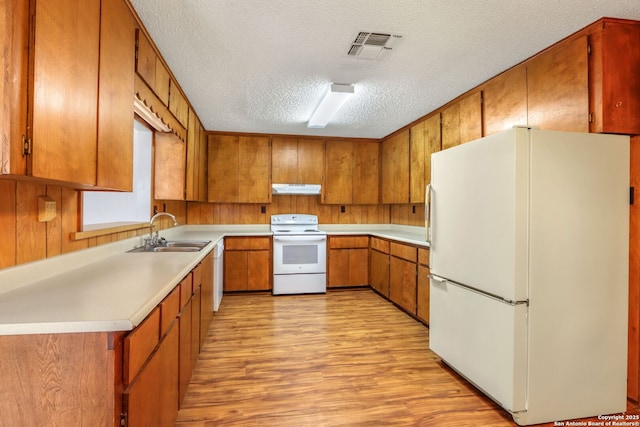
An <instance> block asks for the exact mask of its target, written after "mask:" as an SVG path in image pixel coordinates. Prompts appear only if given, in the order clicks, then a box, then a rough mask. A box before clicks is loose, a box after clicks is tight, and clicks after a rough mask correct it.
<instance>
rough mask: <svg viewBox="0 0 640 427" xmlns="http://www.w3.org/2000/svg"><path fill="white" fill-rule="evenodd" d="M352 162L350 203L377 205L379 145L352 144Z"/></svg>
mask: <svg viewBox="0 0 640 427" xmlns="http://www.w3.org/2000/svg"><path fill="white" fill-rule="evenodd" d="M353 162H354V165H353V181H352V191H351V194H352V197H351V203H353V204H357V205H365V204H377V203H378V202H379V200H380V191H379V182H380V145H379V144H378V143H373V142H356V143H354V144H353Z"/></svg>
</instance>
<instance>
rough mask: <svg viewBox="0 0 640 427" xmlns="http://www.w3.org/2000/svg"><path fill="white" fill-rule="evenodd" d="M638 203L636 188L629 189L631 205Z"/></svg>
mask: <svg viewBox="0 0 640 427" xmlns="http://www.w3.org/2000/svg"><path fill="white" fill-rule="evenodd" d="M635 201H636V188H635V187H629V204H630V205H633V204H634V203H635Z"/></svg>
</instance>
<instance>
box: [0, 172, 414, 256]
mask: <svg viewBox="0 0 640 427" xmlns="http://www.w3.org/2000/svg"><path fill="white" fill-rule="evenodd" d="M45 195H46V196H48V197H50V198H51V199H53V200H54V201H55V202H56V217H55V218H54V219H53V220H51V221H48V222H39V221H38V196H45ZM80 197H81V193H80V192H78V191H76V190H73V189H69V188H66V187H61V186H55V185H45V184H41V183H36V182H31V181H22V180H18V181H15V180H10V179H1V180H0V237H1V238H0V268H4V267H10V266H12V265H17V264H24V263H27V262H31V261H37V260H40V259H44V258H48V257H52V256H55V255H60V254H63V253H68V252H73V251H76V250H80V249H86V248H89V247H93V246H97V245H101V244H105V243H110V242H115V241H119V240H124V239H128V238H130V237H135V236H140V235H144V234H146V233H148V228H141V229H138V230H131V231H124V232H114V233H107V234H104V235H100V236H95V237H89V238H86V239H80V240H74V238H73V237H72V233H75V232H77V231H80V228H79V227H80V224H81V223H82V221H81V212H80ZM319 200H320V196H273V201H272V203H268V204H240V203H235V204H234V203H228V204H227V203H200V202H183V201H160V200H155V201H153V204H154V205H155V206H156V207H157V209H158V210H159V211H166V212H171V213H172V214H174V215H175V216H176V217H177V219H178V222H179V223H180V224H268V223H269V221H270V217H271V215H274V214H281V213H310V214H315V215H318V218H319V221H320V223H321V224H388V223H391V224H399V225H416V226H423V225H424V205H421V204H415V205H325V204H321V203H320V202H319ZM343 209H344V211H343ZM263 211H264V212H263ZM158 225H159V228H160V229H162V228H167V227H170V226H171V224H170V222H169V221H164V220H163V219H162V218H161V219H160V221H159V222H158Z"/></svg>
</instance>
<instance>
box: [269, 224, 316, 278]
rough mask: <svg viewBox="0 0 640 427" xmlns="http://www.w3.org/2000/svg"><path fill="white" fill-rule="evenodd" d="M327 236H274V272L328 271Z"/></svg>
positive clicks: (305, 272)
mask: <svg viewBox="0 0 640 427" xmlns="http://www.w3.org/2000/svg"><path fill="white" fill-rule="evenodd" d="M326 271H327V236H326V235H324V234H322V235H309V236H301V235H295V236H290V235H287V236H282V235H274V236H273V274H308V273H326Z"/></svg>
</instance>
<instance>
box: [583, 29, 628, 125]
mask: <svg viewBox="0 0 640 427" xmlns="http://www.w3.org/2000/svg"><path fill="white" fill-rule="evenodd" d="M592 28H593V30H592V32H591V33H590V35H589V47H590V55H589V93H590V97H589V112H590V124H589V130H590V131H591V132H605V133H620V134H627V135H637V134H640V84H638V76H640V23H639V22H637V21H622V20H612V19H604V20H602V21H601V22H598V23H597V24H596V25H594V26H593V27H592ZM631 82H635V84H630V83H631Z"/></svg>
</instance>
